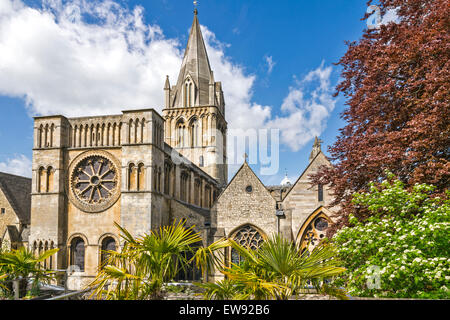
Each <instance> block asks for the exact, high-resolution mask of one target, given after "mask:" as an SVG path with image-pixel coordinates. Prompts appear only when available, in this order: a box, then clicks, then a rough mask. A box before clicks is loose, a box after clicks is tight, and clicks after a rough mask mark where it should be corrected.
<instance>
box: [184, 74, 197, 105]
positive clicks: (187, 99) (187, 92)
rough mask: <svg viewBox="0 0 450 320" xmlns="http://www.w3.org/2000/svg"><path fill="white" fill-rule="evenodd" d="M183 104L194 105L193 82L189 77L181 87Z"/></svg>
mask: <svg viewBox="0 0 450 320" xmlns="http://www.w3.org/2000/svg"><path fill="white" fill-rule="evenodd" d="M183 91H184V92H183V106H184V107H192V106H193V105H194V98H195V97H194V84H193V83H192V80H191V79H187V80H186V82H185V84H184V89H183Z"/></svg>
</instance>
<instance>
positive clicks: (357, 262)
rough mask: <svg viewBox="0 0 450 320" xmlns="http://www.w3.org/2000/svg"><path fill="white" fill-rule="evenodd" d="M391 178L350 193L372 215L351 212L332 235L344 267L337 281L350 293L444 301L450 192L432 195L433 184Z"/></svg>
mask: <svg viewBox="0 0 450 320" xmlns="http://www.w3.org/2000/svg"><path fill="white" fill-rule="evenodd" d="M394 178H395V177H393V176H392V175H390V176H389V178H388V180H385V181H383V182H381V183H380V184H379V185H378V187H377V186H376V184H375V183H372V184H371V186H370V191H369V192H367V193H361V194H355V195H354V197H353V202H354V204H355V205H360V206H365V207H367V208H368V210H369V212H370V213H371V214H372V216H370V217H369V218H368V219H367V220H365V221H363V222H360V221H358V220H357V219H356V218H354V217H352V216H350V219H349V221H350V226H349V227H345V228H342V229H341V230H339V231H338V232H337V233H336V234H335V236H334V237H333V241H334V243H335V244H336V247H337V248H338V254H339V256H340V258H341V260H342V261H344V267H346V268H347V272H346V273H345V274H344V276H343V277H342V278H340V279H339V280H337V281H338V284H340V285H345V286H346V287H347V290H348V292H349V294H350V295H354V296H373V297H397V298H431V299H439V298H447V299H448V298H450V292H449V282H450V268H449V267H450V265H449V264H450V246H449V233H450V228H449V225H450V223H449V221H450V201H449V200H448V199H449V196H450V192H448V191H447V197H446V199H441V198H437V197H435V198H433V197H432V196H431V195H432V192H433V190H434V187H433V186H431V185H427V184H416V185H415V186H414V187H413V188H412V190H411V191H408V190H406V189H405V187H404V185H403V183H402V182H401V181H399V180H394Z"/></svg>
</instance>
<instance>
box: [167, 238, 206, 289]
mask: <svg viewBox="0 0 450 320" xmlns="http://www.w3.org/2000/svg"><path fill="white" fill-rule="evenodd" d="M201 246H202V243H201V242H197V243H195V244H193V245H191V249H192V251H190V250H188V251H185V252H184V253H183V255H184V257H185V259H186V261H190V260H191V259H192V257H193V256H194V252H195V251H196V250H197V248H200V247H201ZM201 277H202V272H201V270H200V269H199V268H197V266H196V264H195V261H191V263H189V264H188V265H187V266H185V268H184V269H183V268H180V269H179V270H178V273H177V275H176V276H175V278H174V280H175V281H199V280H201Z"/></svg>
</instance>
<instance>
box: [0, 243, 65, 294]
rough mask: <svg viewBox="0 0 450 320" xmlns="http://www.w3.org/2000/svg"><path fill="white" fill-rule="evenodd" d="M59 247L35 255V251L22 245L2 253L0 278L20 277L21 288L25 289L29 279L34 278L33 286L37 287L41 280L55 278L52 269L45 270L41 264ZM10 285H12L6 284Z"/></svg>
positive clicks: (0, 254)
mask: <svg viewBox="0 0 450 320" xmlns="http://www.w3.org/2000/svg"><path fill="white" fill-rule="evenodd" d="M58 250H59V249H51V250H47V251H44V252H42V253H41V254H39V255H38V256H35V254H34V253H33V251H31V250H29V249H27V248H25V247H21V248H19V249H16V250H11V251H4V252H1V253H0V279H2V278H3V279H5V280H14V279H20V288H21V291H23V290H24V289H25V288H26V285H27V279H28V278H32V279H33V285H32V288H33V289H34V290H36V289H37V287H38V284H39V282H40V281H41V282H48V281H50V280H51V279H53V276H52V274H51V271H49V270H45V269H44V267H43V266H42V265H41V263H42V262H43V261H45V260H46V259H48V258H49V257H50V256H52V255H54V254H55V253H56V252H57V251H58ZM5 287H7V288H8V287H9V288H10V286H5Z"/></svg>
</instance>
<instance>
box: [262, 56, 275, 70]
mask: <svg viewBox="0 0 450 320" xmlns="http://www.w3.org/2000/svg"><path fill="white" fill-rule="evenodd" d="M264 60H265V61H266V64H267V73H268V74H271V73H272V70H273V67H275V65H276V64H277V63H276V62H275V61H273V57H272V56H264Z"/></svg>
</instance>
